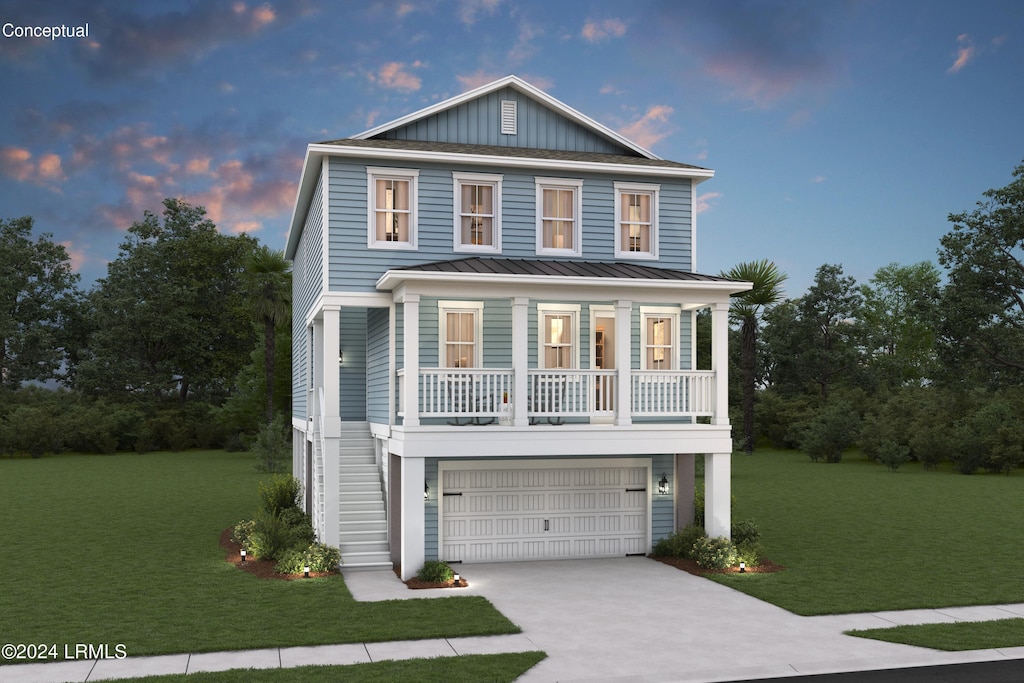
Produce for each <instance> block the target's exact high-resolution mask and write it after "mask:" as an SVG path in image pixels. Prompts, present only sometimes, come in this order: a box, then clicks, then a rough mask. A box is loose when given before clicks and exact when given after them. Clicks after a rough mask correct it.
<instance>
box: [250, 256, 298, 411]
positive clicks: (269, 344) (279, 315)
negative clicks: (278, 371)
mask: <svg viewBox="0 0 1024 683" xmlns="http://www.w3.org/2000/svg"><path fill="white" fill-rule="evenodd" d="M290 270H291V264H290V263H289V262H288V260H287V259H286V258H285V257H284V252H283V251H280V250H274V249H271V248H269V247H267V246H266V245H262V244H261V245H259V246H257V247H256V248H255V249H254V250H253V252H252V254H250V255H249V258H248V260H247V262H246V267H245V284H246V294H248V296H249V301H250V303H251V305H252V313H253V317H254V318H255V319H256V321H257V322H260V323H263V361H264V369H265V371H266V382H267V423H268V424H269V423H270V422H271V421H273V419H274V371H275V367H274V347H275V343H276V340H275V335H274V330H275V329H276V328H277V326H278V325H281V324H283V323H286V322H288V320H289V319H290V317H291V303H292V284H291V272H290Z"/></svg>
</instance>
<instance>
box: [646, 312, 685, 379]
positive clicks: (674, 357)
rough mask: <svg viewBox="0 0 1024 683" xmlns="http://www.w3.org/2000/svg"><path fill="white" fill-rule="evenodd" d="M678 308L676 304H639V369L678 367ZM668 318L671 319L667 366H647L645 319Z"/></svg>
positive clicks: (675, 368)
mask: <svg viewBox="0 0 1024 683" xmlns="http://www.w3.org/2000/svg"><path fill="white" fill-rule="evenodd" d="M679 315H680V308H679V307H678V306H641V307H640V369H641V370H678V369H679V330H680V319H679ZM648 318H669V319H670V320H671V321H672V324H671V325H670V327H669V329H670V330H671V331H672V342H671V345H670V346H671V348H670V349H669V367H667V368H651V367H648V366H647V319H648Z"/></svg>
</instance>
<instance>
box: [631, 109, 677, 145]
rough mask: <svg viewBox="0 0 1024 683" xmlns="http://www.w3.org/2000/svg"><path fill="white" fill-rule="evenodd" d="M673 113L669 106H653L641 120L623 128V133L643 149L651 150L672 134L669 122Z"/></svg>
mask: <svg viewBox="0 0 1024 683" xmlns="http://www.w3.org/2000/svg"><path fill="white" fill-rule="evenodd" d="M673 111H675V110H674V109H672V107H670V106H668V105H667V104H656V105H653V106H651V107H649V108H648V109H647V113H646V114H644V115H643V116H642V117H640V119H638V120H637V121H634V122H633V123H631V124H629V125H628V126H625V127H624V128H622V130H621V132H622V134H623V135H625V136H626V137H627V138H629V139H630V140H632V141H633V142H635V143H637V144H638V145H640V146H641V147H646V148H650V147H651V146H652V145H654V144H655V143H656V142H658V141H659V140H661V139H663V138H665V137H667V136H668V135H670V134H671V133H672V129H671V127H670V126H669V123H668V120H669V116H671V115H672V112H673Z"/></svg>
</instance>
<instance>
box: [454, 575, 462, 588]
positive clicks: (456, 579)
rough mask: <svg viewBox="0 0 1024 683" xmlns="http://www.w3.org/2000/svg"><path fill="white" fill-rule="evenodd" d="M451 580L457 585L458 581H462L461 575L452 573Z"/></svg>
mask: <svg viewBox="0 0 1024 683" xmlns="http://www.w3.org/2000/svg"><path fill="white" fill-rule="evenodd" d="M452 581H453V582H454V585H456V586H458V585H459V581H462V577H461V576H459V575H458V574H454V575H453V576H452Z"/></svg>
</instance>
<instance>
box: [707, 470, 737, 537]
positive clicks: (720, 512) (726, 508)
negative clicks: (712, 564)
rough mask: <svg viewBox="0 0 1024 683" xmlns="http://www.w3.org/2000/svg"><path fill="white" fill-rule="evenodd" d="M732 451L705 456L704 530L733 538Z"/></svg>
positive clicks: (713, 535) (715, 534)
mask: <svg viewBox="0 0 1024 683" xmlns="http://www.w3.org/2000/svg"><path fill="white" fill-rule="evenodd" d="M731 470H732V454H731V453H708V454H707V455H705V456H704V530H705V531H707V532H708V536H711V537H715V536H725V537H726V538H732V510H731V507H732V495H731V493H732V492H731V486H730V479H731V476H732V474H731Z"/></svg>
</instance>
